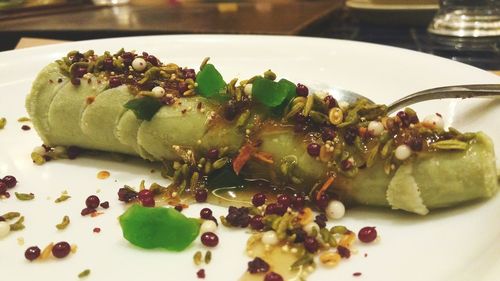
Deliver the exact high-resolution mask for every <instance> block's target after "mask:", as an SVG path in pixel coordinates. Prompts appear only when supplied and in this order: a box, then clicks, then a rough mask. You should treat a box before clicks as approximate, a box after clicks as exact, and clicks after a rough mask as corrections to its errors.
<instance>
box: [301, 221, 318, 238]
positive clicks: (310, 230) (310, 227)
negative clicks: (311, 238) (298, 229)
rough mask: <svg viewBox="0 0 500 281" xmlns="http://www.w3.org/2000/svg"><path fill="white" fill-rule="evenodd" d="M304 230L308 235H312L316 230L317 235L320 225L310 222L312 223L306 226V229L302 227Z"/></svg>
mask: <svg viewBox="0 0 500 281" xmlns="http://www.w3.org/2000/svg"><path fill="white" fill-rule="evenodd" d="M302 228H303V229H304V231H305V232H306V233H307V235H312V234H313V232H314V230H315V229H316V234H318V233H319V225H318V224H317V223H315V222H310V223H308V224H306V225H304V227H302Z"/></svg>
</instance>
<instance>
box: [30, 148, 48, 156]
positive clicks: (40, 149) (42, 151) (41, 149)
mask: <svg viewBox="0 0 500 281" xmlns="http://www.w3.org/2000/svg"><path fill="white" fill-rule="evenodd" d="M33 152H34V153H36V154H38V155H45V153H46V152H45V148H44V147H43V146H36V147H35V148H33Z"/></svg>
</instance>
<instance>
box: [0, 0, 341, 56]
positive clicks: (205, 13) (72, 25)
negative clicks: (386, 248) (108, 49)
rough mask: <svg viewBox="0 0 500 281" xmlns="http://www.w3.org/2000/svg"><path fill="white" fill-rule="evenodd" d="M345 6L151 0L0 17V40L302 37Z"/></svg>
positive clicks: (278, 0)
mask: <svg viewBox="0 0 500 281" xmlns="http://www.w3.org/2000/svg"><path fill="white" fill-rule="evenodd" d="M137 2H140V3H141V4H136V3H137ZM343 2H344V1H343V0H308V1H306V0H303V1H284V0H266V1H262V0H260V1H237V2H236V1H235V2H220V1H172V0H170V1H154V0H149V1H131V2H130V4H125V5H117V6H104V7H98V6H94V5H79V6H78V5H77V6H69V7H64V8H58V9H53V10H48V11H47V10H46V11H43V10H42V11H36V10H33V11H32V12H31V14H30V13H27V12H24V14H21V16H13V15H11V14H6V13H4V14H2V13H0V36H1V37H2V38H3V40H4V41H6V40H9V39H10V40H11V41H13V42H17V40H19V38H20V37H23V36H31V37H46V38H56V39H66V40H81V39H91V38H107V37H116V36H130V35H150V34H179V33H233V34H234V33H240V34H282V35H300V34H304V33H306V32H307V30H309V29H311V28H315V27H317V26H318V25H321V23H322V21H323V20H326V19H328V18H329V16H331V15H332V13H334V12H335V11H336V10H339V8H341V7H342V6H343ZM37 13H39V14H37ZM11 44H12V43H11ZM12 47H13V46H12Z"/></svg>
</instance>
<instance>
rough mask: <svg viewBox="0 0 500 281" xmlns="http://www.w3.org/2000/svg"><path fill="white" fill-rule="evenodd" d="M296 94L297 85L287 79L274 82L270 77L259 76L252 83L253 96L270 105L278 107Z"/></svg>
mask: <svg viewBox="0 0 500 281" xmlns="http://www.w3.org/2000/svg"><path fill="white" fill-rule="evenodd" d="M294 96H295V85H294V84H293V83H292V82H290V81H288V80H286V79H281V80H280V81H279V82H274V81H271V80H269V79H265V78H261V77H258V78H256V79H255V80H254V81H253V84H252V97H253V98H254V99H256V100H257V101H259V102H260V103H262V104H264V105H266V106H269V107H276V106H279V105H281V104H284V103H285V102H288V101H289V100H291V99H292V98H293V97H294Z"/></svg>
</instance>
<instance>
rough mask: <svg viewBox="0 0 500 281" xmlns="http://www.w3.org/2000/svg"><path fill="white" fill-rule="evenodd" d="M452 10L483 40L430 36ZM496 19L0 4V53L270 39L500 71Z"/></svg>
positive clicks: (497, 6) (71, 0)
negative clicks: (75, 45)
mask: <svg viewBox="0 0 500 281" xmlns="http://www.w3.org/2000/svg"><path fill="white" fill-rule="evenodd" d="M452 4H453V5H459V6H461V7H466V8H470V7H476V6H480V5H485V6H487V7H486V12H487V14H488V15H489V17H488V18H487V20H489V23H488V24H489V26H488V28H489V33H487V34H486V36H485V35H484V34H479V33H475V32H473V33H469V34H467V33H463V32H459V33H457V32H455V33H453V34H452V35H442V34H439V33H440V31H439V30H438V31H437V32H436V30H432V28H434V29H435V28H436V26H437V25H439V24H441V25H442V24H443V22H444V23H445V24H447V23H446V21H447V20H449V19H450V18H451V17H452V16H450V14H449V13H448V14H446V13H445V12H447V10H446V9H445V8H447V6H450V5H452ZM440 8H441V9H440ZM448 8H449V7H448ZM438 11H439V13H438ZM452 12H453V13H454V14H457V13H456V11H452ZM437 15H439V16H441V18H440V19H439V20H440V21H438V19H437ZM481 16H482V17H483V15H481ZM457 17H458V18H461V19H463V18H464V15H462V14H460V15H458V14H457ZM465 17H467V15H466V16H465ZM499 18H500V0H242V1H235V0H233V1H216V0H204V1H202V0H145V1H139V0H93V1H89V0H87V1H85V0H66V1H62V0H9V1H7V0H0V50H2V51H4V50H11V49H14V48H16V46H17V47H24V46H33V45H37V44H44V43H47V42H52V41H46V40H45V39H50V40H65V41H66V40H69V41H73V40H85V39H96V38H110V37H119V36H135V35H153V34H272V35H292V36H310V37H323V38H337V39H349V40H356V41H364V42H372V43H378V44H384V45H391V46H397V47H402V48H407V49H412V50H417V51H420V52H425V53H430V54H434V55H438V56H442V57H446V58H450V59H453V60H456V61H460V62H464V63H467V64H470V65H473V66H476V67H479V68H482V69H485V70H500V36H499V35H500V25H498V24H499V23H500V21H498V19H499ZM433 19H434V21H433ZM443 19H444V21H443ZM460 24H461V25H463V24H462V23H460ZM448 27H449V26H448ZM437 28H441V26H437ZM429 30H431V32H429ZM33 38H35V39H33ZM40 39H43V40H40Z"/></svg>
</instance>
